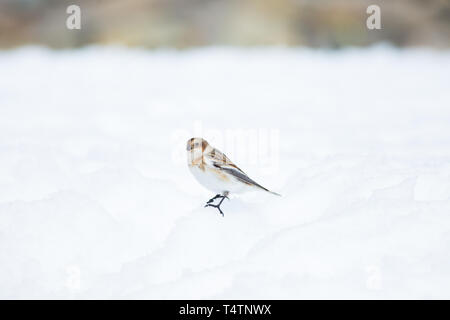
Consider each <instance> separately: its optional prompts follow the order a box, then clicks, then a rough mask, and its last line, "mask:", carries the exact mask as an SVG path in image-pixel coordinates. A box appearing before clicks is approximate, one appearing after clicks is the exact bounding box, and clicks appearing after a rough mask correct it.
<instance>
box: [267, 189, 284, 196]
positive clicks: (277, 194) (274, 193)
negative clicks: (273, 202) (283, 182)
mask: <svg viewBox="0 0 450 320" xmlns="http://www.w3.org/2000/svg"><path fill="white" fill-rule="evenodd" d="M267 192H268V193H271V194H273V195H276V196H279V197H281V194H279V193H276V192H273V191H270V190H267Z"/></svg>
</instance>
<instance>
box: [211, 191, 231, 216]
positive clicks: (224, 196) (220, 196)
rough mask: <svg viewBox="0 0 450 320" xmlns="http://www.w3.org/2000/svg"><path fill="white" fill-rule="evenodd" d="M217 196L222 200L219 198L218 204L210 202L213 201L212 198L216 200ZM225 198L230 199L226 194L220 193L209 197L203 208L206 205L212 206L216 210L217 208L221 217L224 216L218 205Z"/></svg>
mask: <svg viewBox="0 0 450 320" xmlns="http://www.w3.org/2000/svg"><path fill="white" fill-rule="evenodd" d="M217 198H222V200H220V202H219V204H212V202H214V200H216V199H217ZM225 198H227V199H228V200H230V198H228V196H227V195H221V194H217V195H216V196H215V197H214V198H211V199H209V200H208V201H207V202H206V204H205V208H206V207H213V208H216V209H217V210H219V212H220V214H221V215H222V217H225V215H224V214H223V211H222V209H220V205H221V204H222V202H223V200H224V199H225Z"/></svg>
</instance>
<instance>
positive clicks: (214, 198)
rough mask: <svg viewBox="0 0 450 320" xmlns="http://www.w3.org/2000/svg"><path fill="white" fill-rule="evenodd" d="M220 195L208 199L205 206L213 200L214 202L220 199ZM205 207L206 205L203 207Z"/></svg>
mask: <svg viewBox="0 0 450 320" xmlns="http://www.w3.org/2000/svg"><path fill="white" fill-rule="evenodd" d="M221 197H222V195H221V194H216V195H215V196H214V197H213V198H211V199H209V200H208V201H207V202H206V204H208V203H211V202H213V201H214V200H216V199H217V198H221ZM205 207H207V205H206V206H205Z"/></svg>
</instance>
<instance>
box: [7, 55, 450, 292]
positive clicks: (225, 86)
mask: <svg viewBox="0 0 450 320" xmlns="http://www.w3.org/2000/svg"><path fill="white" fill-rule="evenodd" d="M449 74H450V52H448V51H432V50H428V49H407V50H399V49H394V48H390V47H386V46H377V47H372V48H368V49H352V48H350V49H345V50H341V51H324V50H311V49H287V48H254V49H238V48H199V49H192V50H187V51H174V50H169V49H164V50H163V49H161V50H156V51H146V50H141V49H127V48H119V47H89V48H84V49H78V50H63V51H51V50H48V49H44V48H39V47H25V48H19V49H16V50H11V51H3V52H0V298H6V299H14V298H63V299H66V298H88V299H89V298H139V299H141V298H146V299H153V298H158V299H168V298H181V299H188V298H189V299H190V298H197V299H204V298H210V299H222V298H223V299H241V298H246V299H259V298H266V299H270V298H274V299H279V298H286V299H298V298H308V299H309V298H342V299H346V298H359V299H368V298H374V299H381V298H387V299H392V298H407V299H410V298H411V299H412V298H425V299H428V298H447V299H448V298H450V289H449V288H450V254H449V252H450V215H449V213H450V125H449V124H450V90H449V89H450V88H449ZM192 136H202V137H204V138H205V139H207V140H208V141H209V142H210V143H211V144H212V145H213V146H216V147H218V148H219V149H220V150H222V151H223V152H225V153H226V154H227V156H229V158H231V159H232V160H233V161H235V162H236V164H237V165H238V166H240V167H241V168H242V169H243V170H244V171H245V172H246V173H247V174H248V175H249V176H250V177H252V178H253V179H254V180H256V181H257V182H258V183H261V184H262V185H263V186H265V187H267V188H269V189H271V190H273V191H275V192H279V193H281V194H282V195H283V196H282V197H281V198H279V197H275V196H272V195H269V194H263V193H255V194H249V195H244V196H236V197H232V198H231V200H230V201H227V200H226V201H225V202H224V203H223V205H222V208H223V210H224V212H225V217H224V218H223V217H222V216H220V215H219V214H218V213H217V210H216V209H214V208H204V207H203V205H204V203H205V202H206V200H208V199H209V198H211V197H212V196H213V195H214V194H212V193H211V192H208V191H207V190H205V189H203V188H202V187H201V186H200V185H199V184H198V183H197V182H196V181H195V180H194V178H193V177H192V176H191V174H190V172H189V170H188V169H187V166H186V163H185V143H186V141H187V140H188V139H189V138H191V137H192Z"/></svg>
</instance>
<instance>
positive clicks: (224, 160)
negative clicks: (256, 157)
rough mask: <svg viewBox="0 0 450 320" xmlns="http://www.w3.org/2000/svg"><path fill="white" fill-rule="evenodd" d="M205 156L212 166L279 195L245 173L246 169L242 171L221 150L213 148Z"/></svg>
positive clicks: (246, 182)
mask: <svg viewBox="0 0 450 320" xmlns="http://www.w3.org/2000/svg"><path fill="white" fill-rule="evenodd" d="M205 158H206V160H207V162H209V163H210V164H211V165H212V166H214V167H216V168H218V169H220V170H222V171H225V172H226V173H228V174H230V175H232V176H233V177H235V178H236V179H238V180H239V181H241V182H243V183H245V184H248V185H250V186H255V187H258V188H261V189H263V190H264V191H267V192H270V193H272V194H275V195H278V196H279V194H278V193H275V192H272V191H270V190H268V189H266V188H264V187H263V186H262V185H260V184H258V183H257V182H256V181H254V180H252V179H251V178H250V177H249V176H247V174H245V172H244V171H242V170H241V169H240V168H239V167H238V166H236V165H235V164H234V163H233V162H231V160H230V159H228V157H227V156H226V155H225V154H223V153H222V152H220V151H219V150H217V149H212V150H211V151H210V152H207V153H206V154H205Z"/></svg>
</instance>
